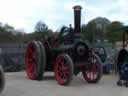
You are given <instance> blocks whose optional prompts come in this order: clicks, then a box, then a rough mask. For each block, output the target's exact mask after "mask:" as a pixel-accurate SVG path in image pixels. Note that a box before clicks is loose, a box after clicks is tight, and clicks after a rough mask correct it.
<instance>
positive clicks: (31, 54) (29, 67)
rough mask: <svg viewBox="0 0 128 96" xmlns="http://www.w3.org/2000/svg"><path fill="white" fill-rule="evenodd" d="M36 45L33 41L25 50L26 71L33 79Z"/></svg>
mask: <svg viewBox="0 0 128 96" xmlns="http://www.w3.org/2000/svg"><path fill="white" fill-rule="evenodd" d="M35 53H36V46H35V44H34V43H30V44H29V45H28V47H27V50H26V58H25V63H26V72H27V75H28V77H29V78H30V79H34V78H35V76H34V74H35V65H36V54H35Z"/></svg>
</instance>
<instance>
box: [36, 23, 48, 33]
mask: <svg viewBox="0 0 128 96" xmlns="http://www.w3.org/2000/svg"><path fill="white" fill-rule="evenodd" d="M47 31H48V26H47V25H46V24H45V23H44V22H42V21H38V22H37V23H36V26H35V32H47Z"/></svg>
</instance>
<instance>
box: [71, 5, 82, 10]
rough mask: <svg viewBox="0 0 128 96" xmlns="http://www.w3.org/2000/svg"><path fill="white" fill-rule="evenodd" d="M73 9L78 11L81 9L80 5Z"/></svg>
mask: <svg viewBox="0 0 128 96" xmlns="http://www.w3.org/2000/svg"><path fill="white" fill-rule="evenodd" d="M73 9H74V10H77V11H79V10H81V9H82V7H81V6H80V5H76V6H74V7H73Z"/></svg>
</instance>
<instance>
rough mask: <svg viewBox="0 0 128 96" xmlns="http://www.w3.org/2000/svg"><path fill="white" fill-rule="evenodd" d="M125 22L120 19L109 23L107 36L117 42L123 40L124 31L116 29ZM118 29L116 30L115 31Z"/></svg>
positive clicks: (111, 40)
mask: <svg viewBox="0 0 128 96" xmlns="http://www.w3.org/2000/svg"><path fill="white" fill-rule="evenodd" d="M123 26H124V25H123V23H121V22H120V21H113V22H112V23H110V24H108V25H107V27H106V28H107V34H106V35H107V38H108V39H109V41H110V42H112V43H115V42H116V41H120V40H122V33H123V32H121V31H120V30H116V29H118V28H121V27H123ZM115 30H116V31H115Z"/></svg>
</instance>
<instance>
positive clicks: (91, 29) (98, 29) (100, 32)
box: [86, 17, 110, 42]
mask: <svg viewBox="0 0 128 96" xmlns="http://www.w3.org/2000/svg"><path fill="white" fill-rule="evenodd" d="M108 24H110V21H109V20H108V19H107V18H102V17H98V18H95V19H93V20H91V21H90V22H88V24H87V26H86V34H87V38H88V40H89V41H90V42H93V41H95V40H98V39H99V40H104V39H105V38H106V37H105V35H106V26H107V25H108Z"/></svg>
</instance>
